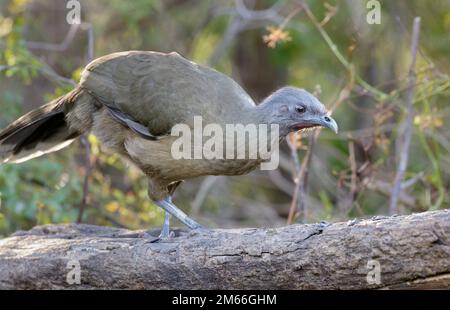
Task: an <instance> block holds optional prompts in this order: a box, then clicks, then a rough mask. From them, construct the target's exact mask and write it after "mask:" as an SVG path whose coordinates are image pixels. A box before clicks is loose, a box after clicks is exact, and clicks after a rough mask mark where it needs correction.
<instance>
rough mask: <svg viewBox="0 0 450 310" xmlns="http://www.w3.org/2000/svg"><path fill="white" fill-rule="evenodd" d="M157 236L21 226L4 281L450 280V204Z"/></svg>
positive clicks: (437, 284) (329, 285)
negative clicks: (438, 208)
mask: <svg viewBox="0 0 450 310" xmlns="http://www.w3.org/2000/svg"><path fill="white" fill-rule="evenodd" d="M151 233H152V234H153V233H157V232H151ZM156 239H157V238H154V237H152V236H151V235H147V234H145V233H143V232H133V231H128V230H124V229H117V228H110V227H98V226H91V225H75V224H69V225H47V226H40V227H35V228H33V229H32V230H30V231H27V232H17V233H15V234H14V235H13V236H11V237H9V238H6V239H3V240H0V289H66V288H67V289H79V288H82V289H109V288H116V289H119V288H123V289H367V288H450V210H442V211H434V212H424V213H420V214H414V215H409V216H393V217H380V216H378V217H375V218H372V219H369V220H361V221H357V220H354V221H349V222H345V223H335V224H310V225H291V226H287V227H282V228H271V229H265V228H260V229H233V230H219V229H217V230H212V231H210V232H208V233H205V232H185V231H177V236H176V237H174V238H172V239H169V240H164V241H161V240H159V241H157V240H156ZM77 282H80V284H77Z"/></svg>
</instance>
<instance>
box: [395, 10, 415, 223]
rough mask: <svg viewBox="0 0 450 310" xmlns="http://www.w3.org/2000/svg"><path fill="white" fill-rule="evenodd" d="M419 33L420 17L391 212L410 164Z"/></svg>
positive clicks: (412, 53) (412, 44)
mask: <svg viewBox="0 0 450 310" xmlns="http://www.w3.org/2000/svg"><path fill="white" fill-rule="evenodd" d="M419 33H420V17H416V18H414V25H413V33H412V41H411V57H412V60H411V66H410V68H409V82H408V95H407V108H408V112H407V115H406V118H405V121H404V124H403V126H402V128H404V132H403V133H400V134H399V138H400V139H401V140H400V141H401V142H402V145H401V147H400V155H399V164H398V168H397V173H396V176H395V180H394V184H393V189H392V195H391V203H390V206H389V214H391V215H392V214H395V213H397V203H398V195H399V193H400V190H401V184H402V181H403V178H404V175H405V171H406V167H407V165H408V156H409V146H410V144H411V136H412V129H413V126H412V125H413V117H414V110H413V102H414V85H415V83H416V73H415V67H416V55H417V48H418V45H419Z"/></svg>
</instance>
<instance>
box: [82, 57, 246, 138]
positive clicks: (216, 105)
mask: <svg viewBox="0 0 450 310" xmlns="http://www.w3.org/2000/svg"><path fill="white" fill-rule="evenodd" d="M80 83H81V86H82V87H84V88H85V89H87V90H88V91H89V92H91V93H92V94H93V96H95V97H98V98H101V100H102V101H103V102H104V103H108V104H105V106H107V107H108V109H109V110H110V111H111V114H112V115H113V116H114V117H115V119H116V120H118V121H119V122H121V123H123V124H126V125H127V126H128V127H130V128H131V129H133V130H134V131H136V132H138V133H139V134H141V135H143V136H146V137H149V138H151V137H153V138H154V137H158V136H160V135H165V134H167V133H168V132H170V130H171V128H172V127H173V125H175V124H178V123H184V124H188V125H192V122H193V117H194V116H197V115H198V116H202V117H203V119H204V120H205V121H206V122H219V121H220V120H221V119H223V116H224V115H227V114H229V113H228V112H229V110H236V109H237V110H239V108H242V107H245V106H247V107H248V106H252V105H254V103H253V101H252V99H251V98H250V97H249V96H248V95H247V94H246V93H245V91H244V90H242V88H241V87H240V86H239V85H238V84H237V83H236V82H234V81H233V80H232V79H231V78H229V77H228V76H226V75H224V74H222V73H220V72H217V71H215V70H213V69H210V68H206V67H203V66H199V65H197V64H195V63H193V62H191V61H189V60H186V59H185V58H183V57H181V56H180V55H178V54H176V53H170V54H163V53H156V52H139V51H131V52H123V53H116V54H111V55H107V56H105V57H101V58H99V59H97V60H95V61H94V62H92V63H91V64H89V65H88V66H87V67H86V69H85V71H84V72H83V74H82V80H81V82H80ZM233 108H234V109H233ZM145 128H146V129H147V130H145Z"/></svg>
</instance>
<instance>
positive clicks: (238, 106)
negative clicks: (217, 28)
mask: <svg viewBox="0 0 450 310" xmlns="http://www.w3.org/2000/svg"><path fill="white" fill-rule="evenodd" d="M194 116H201V117H202V121H203V126H205V125H207V124H217V125H219V126H220V127H222V128H225V126H226V124H237V123H239V124H243V125H247V124H267V125H270V124H277V125H279V128H280V138H283V137H284V136H285V135H286V134H287V133H289V132H291V131H296V130H299V129H305V128H311V127H315V126H325V127H329V128H331V129H333V130H335V131H337V125H336V123H335V122H334V120H333V119H331V118H330V117H329V116H328V115H327V111H326V110H325V108H324V106H323V105H322V104H321V103H320V102H319V101H318V100H317V99H316V98H315V97H314V96H312V95H311V94H309V93H307V92H306V91H304V90H301V89H297V88H293V87H285V88H282V89H280V90H279V91H277V92H275V93H274V94H272V95H271V96H269V97H268V98H267V99H266V100H265V101H264V102H263V103H262V104H260V105H258V106H256V105H255V103H254V102H253V100H252V99H251V98H250V96H248V94H247V93H246V92H245V91H244V90H243V89H242V88H241V87H240V86H239V85H238V84H237V83H236V82H234V81H233V80H232V79H231V78H229V77H228V76H226V75H224V74H222V73H220V72H217V71H215V70H213V69H211V68H208V67H204V66H200V65H197V64H195V63H193V62H191V61H189V60H187V59H185V58H183V57H181V56H180V55H178V54H177V53H170V54H163V53H157V52H140V51H130V52H123V53H115V54H111V55H107V56H104V57H101V58H99V59H97V60H95V61H93V62H92V63H90V64H89V65H88V66H87V67H86V68H85V70H84V72H83V74H82V77H81V81H80V83H79V85H78V86H77V87H76V88H75V89H74V90H73V91H71V92H69V93H68V94H67V95H65V96H62V97H60V98H58V99H56V100H54V101H52V102H50V103H48V104H46V105H44V106H42V107H41V108H39V109H37V110H34V111H31V112H30V113H28V114H26V115H25V116H23V117H21V118H20V119H18V120H17V121H15V122H14V123H12V124H11V125H10V126H8V127H7V128H6V129H4V130H3V131H2V132H0V162H21V161H24V160H28V159H30V158H33V157H37V156H40V155H42V154H46V153H49V152H52V151H56V150H58V149H60V148H62V147H64V146H67V145H68V144H70V143H71V142H72V141H73V140H74V139H75V138H76V137H77V136H79V135H81V134H82V133H84V132H87V131H92V132H93V134H95V135H96V136H97V137H98V139H99V141H100V142H101V144H102V146H103V147H105V148H106V149H109V150H110V151H112V152H115V153H119V154H121V155H122V156H123V157H126V158H127V159H129V160H130V161H131V162H133V163H134V164H136V165H137V166H138V167H139V168H140V169H141V170H142V171H143V172H144V173H145V174H146V175H147V176H148V177H149V196H150V198H151V199H153V200H154V201H155V202H156V203H157V204H158V205H159V206H160V207H162V208H163V209H165V210H166V211H167V212H168V213H167V212H166V219H165V225H164V227H163V232H162V235H163V236H165V237H167V236H168V224H169V215H168V214H169V213H170V214H172V215H175V216H176V217H177V218H178V219H180V220H181V221H182V222H183V223H185V224H186V225H188V226H189V227H190V228H198V227H200V225H198V224H197V223H196V222H195V221H193V220H192V219H190V218H188V217H187V216H186V215H185V214H184V213H182V212H181V211H180V210H178V209H177V208H176V207H175V206H174V205H173V204H172V202H171V198H170V197H171V195H172V194H173V191H174V190H175V188H176V187H177V185H178V184H179V183H180V181H182V180H184V179H188V178H192V177H196V176H202V175H238V174H244V173H248V172H249V171H251V170H253V169H255V168H256V167H258V165H259V164H260V163H261V162H262V161H263V159H262V158H261V157H257V158H253V159H250V158H244V159H209V160H207V159H174V158H173V156H172V154H171V146H172V143H173V142H174V141H175V140H176V139H177V137H175V136H171V135H170V132H171V129H172V128H173V126H174V125H176V124H186V125H187V126H188V127H190V128H192V127H193V124H194V123H193V120H194ZM277 139H278V137H277ZM192 148H194V146H192ZM224 152H225V150H224Z"/></svg>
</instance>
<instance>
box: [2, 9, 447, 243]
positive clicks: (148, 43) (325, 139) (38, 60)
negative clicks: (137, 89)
mask: <svg viewBox="0 0 450 310" xmlns="http://www.w3.org/2000/svg"><path fill="white" fill-rule="evenodd" d="M80 2H81V3H82V8H83V12H82V16H83V17H82V19H83V20H85V21H87V22H89V23H91V24H92V25H93V29H94V34H95V54H96V56H100V55H104V54H108V53H111V52H116V51H123V50H131V49H141V50H158V51H163V52H168V51H173V50H176V51H178V52H179V53H181V54H182V55H184V56H186V57H187V58H190V59H193V60H194V61H196V62H199V63H202V64H208V65H212V66H214V67H215V68H216V69H218V70H220V71H222V72H225V73H227V74H229V75H231V76H233V77H234V78H235V79H236V80H237V81H239V82H240V83H241V84H242V85H243V86H244V88H246V89H247V90H248V91H249V92H250V93H251V94H252V95H254V96H255V98H256V97H258V98H257V99H259V97H260V96H261V94H263V95H266V94H268V93H269V92H270V91H273V89H274V88H276V87H279V86H281V85H283V84H291V85H295V86H299V87H303V88H306V89H308V90H311V91H313V90H314V89H316V86H317V85H319V86H320V89H321V94H320V96H321V100H322V101H323V102H324V103H326V104H327V105H328V106H331V105H332V104H333V103H334V102H336V98H338V97H339V94H342V92H343V90H345V89H346V87H349V88H350V94H349V96H348V97H347V98H346V99H345V100H344V101H343V102H342V103H340V105H339V106H338V107H337V109H336V111H335V113H334V115H335V118H336V119H337V120H338V122H339V124H340V128H341V130H342V132H341V134H340V135H339V136H334V135H332V134H331V133H329V132H326V131H324V132H322V133H321V135H320V140H319V142H318V143H317V144H316V146H315V149H314V157H313V160H312V163H311V169H310V175H309V184H308V188H309V191H308V192H309V195H308V206H309V207H308V208H309V210H308V221H316V220H320V219H327V220H338V219H347V218H351V217H355V216H357V217H360V216H367V215H372V214H384V213H386V212H387V205H388V203H387V202H388V199H389V188H390V186H391V184H392V180H393V173H394V171H395V167H396V165H395V163H396V158H397V155H396V148H397V146H396V140H397V132H398V129H399V128H400V124H401V123H402V121H403V119H404V116H405V107H406V104H405V94H406V87H407V75H408V66H409V63H410V51H409V44H410V31H411V30H410V28H411V24H412V18H413V17H414V16H416V15H420V16H421V17H422V27H421V35H420V46H421V50H420V54H419V58H418V65H417V85H416V88H415V89H416V95H415V102H414V108H415V111H416V116H415V120H414V136H413V143H412V146H411V150H410V162H409V165H408V171H407V173H406V178H407V179H409V178H411V177H414V176H416V175H417V174H419V173H421V174H423V177H422V178H421V179H420V180H419V181H418V182H416V183H415V184H414V185H412V186H411V187H410V188H408V189H407V190H406V191H405V195H406V196H407V197H406V200H408V199H411V200H412V201H413V203H412V205H410V204H407V203H406V202H404V203H402V208H401V209H400V212H401V213H408V212H417V211H424V210H433V209H438V208H448V207H449V205H450V197H449V193H448V188H449V184H450V176H449V171H450V157H449V151H450V135H449V133H450V130H449V126H448V122H446V119H447V118H448V117H449V116H450V115H449V114H450V110H449V107H448V100H449V91H450V82H449V77H448V75H447V74H448V68H449V67H450V58H449V57H448V55H449V54H450V41H449V40H448V33H449V32H450V4H449V2H448V1H433V2H429V1H421V0H415V1H406V0H398V1H381V3H382V23H381V25H368V24H367V23H366V22H365V14H366V8H365V4H364V3H365V1H359V0H355V1H329V2H328V3H327V4H326V5H325V2H322V1H307V3H308V5H309V7H310V9H311V12H312V14H313V15H314V16H315V18H316V19H317V21H318V22H321V21H322V24H321V25H320V27H319V28H318V27H317V25H315V24H314V23H313V22H312V20H311V19H310V18H309V17H308V15H307V14H305V12H304V11H302V10H300V11H299V12H298V14H296V15H295V16H293V17H292V18H291V20H290V21H289V23H287V25H286V27H285V28H284V29H281V30H283V31H286V32H287V34H288V36H289V38H290V40H288V41H286V42H279V43H277V44H276V47H275V48H270V47H268V46H267V45H266V44H264V42H263V37H264V36H267V35H270V34H271V31H272V32H273V30H270V29H278V28H277V27H280V24H281V22H279V23H276V22H271V23H267V24H257V25H255V26H252V27H248V29H246V30H245V31H242V32H241V33H237V34H235V36H234V37H233V38H232V40H231V42H229V43H230V44H228V45H226V46H225V47H224V46H223V44H224V41H226V40H227V38H228V37H227V36H228V35H229V29H230V25H231V24H232V23H233V18H232V17H230V15H229V12H234V9H235V2H234V1H225V0H222V1H212V0H203V1H189V0H167V1H162V0H136V1H122V0H109V1H106V0H98V1H80ZM249 2H252V1H249ZM253 2H254V3H255V9H265V8H268V7H270V6H271V5H273V4H274V3H275V2H276V1H265V0H258V1H253ZM282 2H283V5H282V6H280V7H283V8H282V9H281V11H280V12H279V14H280V16H283V17H286V16H288V15H289V13H291V12H292V11H294V10H295V6H294V3H295V1H282ZM334 10H335V11H334ZM65 14H66V8H65V4H64V1H56V0H54V1H53V0H52V1H44V0H4V1H2V2H0V107H1V114H0V127H4V126H6V125H7V124H8V123H9V122H10V121H13V120H14V119H15V118H17V117H18V116H20V115H21V114H22V113H24V112H25V111H26V110H29V109H31V108H34V107H36V106H38V105H40V104H43V103H45V102H46V101H48V100H51V99H52V98H55V97H58V96H60V95H62V94H64V93H66V92H67V91H68V90H70V89H71V87H72V86H71V84H70V83H67V81H66V82H65V81H64V80H61V79H52V78H51V77H50V78H49V76H48V74H45V70H46V69H47V68H48V67H50V68H52V70H54V71H55V72H57V74H59V75H60V76H63V77H66V78H71V79H73V80H75V81H77V80H78V78H79V75H80V72H81V70H82V68H83V67H84V66H85V64H86V62H87V58H86V55H87V39H86V31H83V30H81V31H79V32H78V34H77V36H75V37H74V39H73V42H72V43H71V44H70V45H69V47H68V48H67V50H64V51H62V52H53V51H46V50H33V49H29V48H28V46H27V41H45V42H52V43H57V42H61V41H62V40H63V39H64V37H65V35H66V33H67V31H68V29H69V26H68V25H67V24H66V21H65ZM327 18H328V19H327ZM267 26H271V27H272V28H267ZM327 40H328V41H327ZM221 48H223V49H224V50H223V51H222V52H221V53H218V51H220V49H221ZM217 55H219V56H218V57H216V56H217ZM339 57H342V58H343V59H344V60H345V61H346V62H348V63H347V64H345V63H344V64H343V62H342V61H341V60H340V59H339ZM367 88H370V89H372V90H374V91H375V93H374V95H373V96H370V95H367V93H364V89H367ZM89 141H90V142H91V144H92V152H91V158H90V160H91V162H92V164H93V166H94V169H93V172H92V175H91V177H90V186H89V196H88V198H89V199H88V205H87V207H86V208H85V210H84V214H83V221H84V222H88V223H94V224H102V225H116V226H123V227H128V228H134V229H136V228H147V227H150V226H155V225H159V224H161V223H162V217H163V214H162V212H161V210H160V209H158V208H156V207H155V206H154V205H153V204H152V203H151V202H150V201H149V200H148V199H147V181H146V179H145V177H144V176H143V175H142V174H141V173H140V172H139V171H138V170H137V169H136V168H134V167H133V166H131V165H129V164H128V163H125V162H124V161H122V160H121V159H120V158H118V157H117V156H116V155H109V154H107V153H103V152H102V151H101V148H100V146H99V145H98V141H97V140H96V138H95V137H94V136H92V135H91V136H89ZM301 143H302V145H301V147H300V148H299V155H300V159H302V158H303V156H304V154H305V149H306V148H307V145H308V139H305V138H304V137H303V138H302V139H301ZM352 147H353V148H354V152H355V157H356V158H355V163H352V162H351V161H350V158H351V156H350V153H351V150H352ZM283 151H284V154H285V156H284V157H285V162H286V158H288V156H289V152H286V146H284V148H283ZM288 161H289V159H287V162H288ZM353 164H354V165H353ZM289 165H290V163H289V162H288V164H285V165H284V166H283V165H282V168H281V169H280V177H281V178H283V179H284V180H285V181H286V182H288V183H289V182H290V185H288V186H287V187H286V185H283V186H281V185H276V184H278V183H277V182H276V181H275V180H274V177H273V175H269V176H268V175H267V174H264V173H261V172H255V173H253V174H251V175H249V176H246V177H236V178H227V179H226V180H222V181H220V182H217V183H216V184H215V185H214V186H213V187H212V189H211V191H210V194H209V195H208V196H207V197H206V198H205V201H204V203H203V204H204V205H205V206H206V207H205V208H204V209H203V210H202V219H203V221H206V222H208V223H209V224H211V225H214V224H216V225H219V226H241V225H271V224H273V225H279V224H280V223H284V221H285V218H286V216H287V212H288V210H289V205H290V200H291V195H289V194H288V192H289V191H290V190H292V185H293V183H292V171H289V170H290V167H289ZM354 166H356V169H357V171H354ZM84 174H85V162H84V148H83V147H82V146H81V145H80V144H79V143H74V145H73V146H72V147H71V148H67V149H65V150H63V151H61V152H58V153H56V154H51V155H49V156H46V157H42V158H39V159H36V160H33V161H30V162H26V163H24V164H19V165H1V166H0V202H1V205H0V236H1V235H8V234H10V233H11V232H14V231H16V230H18V229H28V228H30V227H32V226H34V225H39V224H45V223H51V222H73V221H76V220H77V218H78V215H79V210H80V202H81V199H82V195H83V194H82V192H83V179H84ZM199 182H200V181H192V182H187V183H189V184H185V185H183V187H182V188H181V189H180V190H179V192H177V203H178V204H179V205H180V206H182V207H183V208H185V209H189V207H190V205H191V202H192V201H193V200H194V197H193V196H194V195H195V194H196V192H197V189H198V187H199V186H200V184H199ZM190 184H193V185H190ZM289 186H291V187H289ZM183 188H186V190H183ZM386 188H387V189H388V192H386ZM261 205H262V206H261ZM254 206H257V207H255V210H258V211H253V208H254ZM263 209H264V210H266V211H267V210H269V209H270V210H272V211H270V212H273V213H270V212H269V211H267V212H269V213H267V212H266V211H264V212H263V211H261V210H263ZM244 210H247V211H244ZM273 210H275V211H273ZM265 212H266V213H265ZM236 213H238V214H239V216H236ZM244 213H245V214H246V215H242V214H244ZM263 214H269V215H268V216H267V217H268V219H262V218H263ZM221 218H226V219H227V221H228V222H226V223H225V222H223V221H222V222H221V221H220V219H221ZM258 218H261V221H259V222H258Z"/></svg>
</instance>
